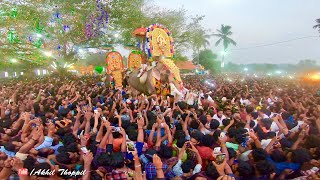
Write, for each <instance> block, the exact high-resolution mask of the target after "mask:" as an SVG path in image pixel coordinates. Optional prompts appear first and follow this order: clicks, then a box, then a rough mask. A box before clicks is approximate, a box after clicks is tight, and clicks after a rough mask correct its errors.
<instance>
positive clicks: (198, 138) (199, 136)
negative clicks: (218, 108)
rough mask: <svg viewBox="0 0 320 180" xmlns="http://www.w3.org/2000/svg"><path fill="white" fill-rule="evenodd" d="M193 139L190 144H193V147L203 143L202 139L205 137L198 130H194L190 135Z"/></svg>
mask: <svg viewBox="0 0 320 180" xmlns="http://www.w3.org/2000/svg"><path fill="white" fill-rule="evenodd" d="M190 137H191V139H190V142H191V143H192V144H193V145H197V144H199V143H200V142H201V139H202V137H203V134H202V133H201V132H200V131H198V130H194V131H193V132H192V133H191V135H190Z"/></svg>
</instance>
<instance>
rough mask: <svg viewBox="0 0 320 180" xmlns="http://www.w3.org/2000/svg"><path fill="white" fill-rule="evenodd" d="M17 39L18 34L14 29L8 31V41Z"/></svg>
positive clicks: (11, 41) (12, 41)
mask: <svg viewBox="0 0 320 180" xmlns="http://www.w3.org/2000/svg"><path fill="white" fill-rule="evenodd" d="M16 40H17V36H16V34H15V32H14V31H9V32H8V41H9V42H10V43H14V42H15V41H16Z"/></svg>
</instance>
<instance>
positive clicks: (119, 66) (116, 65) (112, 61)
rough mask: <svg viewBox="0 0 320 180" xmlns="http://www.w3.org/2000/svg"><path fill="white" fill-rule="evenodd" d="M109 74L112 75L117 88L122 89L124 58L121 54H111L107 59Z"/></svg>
mask: <svg viewBox="0 0 320 180" xmlns="http://www.w3.org/2000/svg"><path fill="white" fill-rule="evenodd" d="M106 63H107V73H108V74H111V75H112V77H113V79H114V81H115V86H116V87H122V79H123V78H122V71H123V68H124V67H123V63H122V56H121V54H120V53H119V52H116V51H115V52H109V53H108V54H107V58H106Z"/></svg>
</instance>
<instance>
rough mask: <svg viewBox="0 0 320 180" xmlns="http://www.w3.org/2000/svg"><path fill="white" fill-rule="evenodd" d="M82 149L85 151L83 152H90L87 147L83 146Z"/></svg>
mask: <svg viewBox="0 0 320 180" xmlns="http://www.w3.org/2000/svg"><path fill="white" fill-rule="evenodd" d="M80 149H81V151H82V152H83V154H87V153H88V152H89V150H88V149H87V148H86V147H81V148H80Z"/></svg>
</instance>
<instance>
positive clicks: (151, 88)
mask: <svg viewBox="0 0 320 180" xmlns="http://www.w3.org/2000/svg"><path fill="white" fill-rule="evenodd" d="M170 61H171V60H165V61H158V63H157V64H156V65H155V66H154V67H149V68H147V70H146V71H145V72H144V73H143V75H142V76H141V77H138V76H139V73H140V69H135V70H133V71H132V72H131V73H130V74H129V78H128V84H129V85H130V87H131V88H133V89H134V90H137V91H138V92H140V93H143V94H146V95H151V94H155V93H156V87H155V83H154V79H156V80H158V81H160V82H161V84H165V83H170V84H173V85H174V86H175V87H176V89H181V86H182V82H181V78H180V73H179V69H177V67H176V66H175V65H174V63H173V62H170ZM168 62H169V63H168ZM168 64H169V65H170V66H168ZM169 67H171V68H169ZM174 70H176V72H173V71H174ZM173 74H174V75H173ZM176 76H178V77H176Z"/></svg>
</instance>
